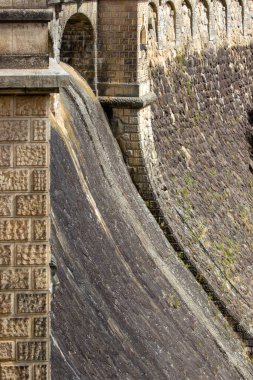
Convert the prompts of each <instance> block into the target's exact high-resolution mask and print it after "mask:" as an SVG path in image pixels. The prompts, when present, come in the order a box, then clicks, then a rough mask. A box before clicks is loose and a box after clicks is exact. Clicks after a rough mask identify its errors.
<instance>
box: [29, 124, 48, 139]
mask: <svg viewBox="0 0 253 380" xmlns="http://www.w3.org/2000/svg"><path fill="white" fill-rule="evenodd" d="M48 129H49V128H48V120H46V119H44V120H43V119H35V120H32V138H33V141H47V139H48V133H47V131H48Z"/></svg>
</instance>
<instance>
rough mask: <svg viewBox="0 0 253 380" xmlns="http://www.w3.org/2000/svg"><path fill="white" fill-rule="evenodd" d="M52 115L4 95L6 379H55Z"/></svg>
mask: <svg viewBox="0 0 253 380" xmlns="http://www.w3.org/2000/svg"><path fill="white" fill-rule="evenodd" d="M48 110H49V95H42V96H32V95H31V96H25V95H24V96H23V95H18V96H14V95H10V96H8V95H2V96H0V167H1V168H0V313H1V318H0V339H1V340H0V360H1V380H5V379H6V380H7V379H43V380H47V379H48V378H49V373H48V371H49V369H48V362H49V308H50V304H49V302H50V299H49V277H50V274H49V266H48V264H49V255H50V247H49V208H50V205H49V202H50V197H49V175H50V173H49V133H50V132H49V122H48Z"/></svg>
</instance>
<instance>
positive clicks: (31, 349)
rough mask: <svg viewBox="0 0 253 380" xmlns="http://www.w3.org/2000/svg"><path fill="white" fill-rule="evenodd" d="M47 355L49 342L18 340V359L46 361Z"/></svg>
mask: <svg viewBox="0 0 253 380" xmlns="http://www.w3.org/2000/svg"><path fill="white" fill-rule="evenodd" d="M47 357H48V352H47V342H37V341H34V342H33V341H30V342H17V360H18V361H29V362H32V361H45V360H47Z"/></svg>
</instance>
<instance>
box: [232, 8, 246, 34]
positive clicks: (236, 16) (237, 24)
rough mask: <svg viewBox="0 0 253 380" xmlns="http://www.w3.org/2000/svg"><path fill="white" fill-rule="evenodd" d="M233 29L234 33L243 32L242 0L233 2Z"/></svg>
mask: <svg viewBox="0 0 253 380" xmlns="http://www.w3.org/2000/svg"><path fill="white" fill-rule="evenodd" d="M231 29H232V34H234V35H238V34H243V3H242V0H233V1H232V2H231Z"/></svg>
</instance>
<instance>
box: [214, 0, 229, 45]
mask: <svg viewBox="0 0 253 380" xmlns="http://www.w3.org/2000/svg"><path fill="white" fill-rule="evenodd" d="M214 22H215V27H216V35H217V37H218V38H224V37H226V35H227V6H226V3H225V1H224V0H216V2H215V4H214Z"/></svg>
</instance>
